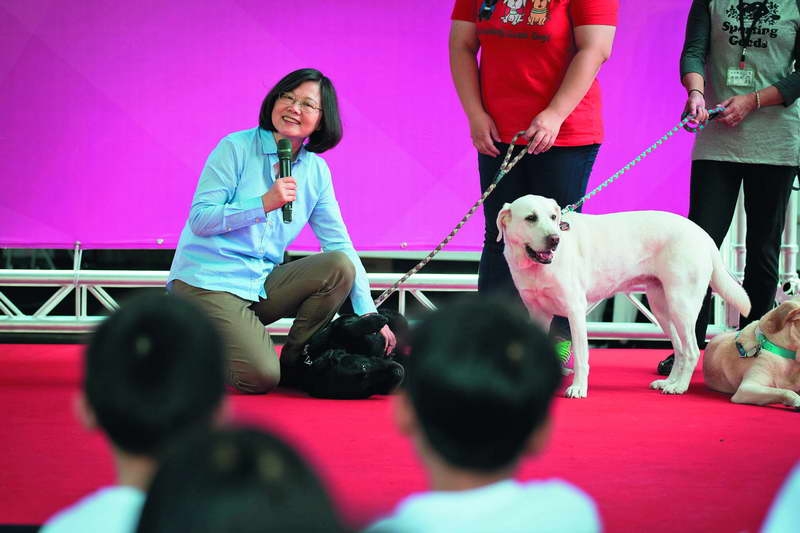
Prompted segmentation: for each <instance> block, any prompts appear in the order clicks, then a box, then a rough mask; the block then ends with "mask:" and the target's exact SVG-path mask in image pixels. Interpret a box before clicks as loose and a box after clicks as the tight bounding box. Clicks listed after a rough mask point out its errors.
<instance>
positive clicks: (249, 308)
mask: <svg viewBox="0 0 800 533" xmlns="http://www.w3.org/2000/svg"><path fill="white" fill-rule="evenodd" d="M354 279H355V268H354V267H353V263H352V262H351V261H350V259H349V258H348V257H347V255H345V254H344V253H342V252H329V253H320V254H315V255H312V256H308V257H304V258H302V259H298V260H296V261H292V262H289V263H286V264H283V265H279V266H277V267H276V268H275V269H274V270H273V271H272V273H271V274H270V275H269V276H268V277H267V280H266V282H265V283H264V288H265V290H266V291H267V298H266V299H265V300H261V301H259V302H251V301H249V300H244V299H242V298H239V297H238V296H235V295H233V294H231V293H228V292H222V291H207V290H205V289H200V288H197V287H193V286H191V285H188V284H187V283H184V282H183V281H180V280H175V281H174V282H173V284H172V292H173V293H175V294H177V295H179V296H183V297H185V298H188V299H190V300H192V301H194V302H195V303H196V304H198V305H199V306H200V307H201V308H202V309H204V310H205V311H206V313H207V314H208V315H209V316H210V317H211V319H212V320H213V322H214V323H215V325H216V326H217V328H218V329H219V332H220V333H221V334H222V337H223V340H224V341H225V353H226V357H227V360H228V382H229V384H230V385H231V386H233V387H235V388H236V389H238V390H239V391H241V392H245V393H250V394H261V393H265V392H269V391H270V390H272V389H273V388H275V387H276V386H277V385H278V382H279V381H280V380H281V373H283V374H284V376H285V378H286V377H290V376H287V374H291V373H292V372H293V371H294V370H295V369H296V368H297V365H299V364H302V361H301V360H300V357H301V355H302V352H303V347H304V346H305V344H306V342H308V339H309V338H310V337H311V335H313V334H314V332H316V331H317V330H318V329H319V328H321V327H322V326H324V325H325V324H327V323H328V322H329V321H330V320H331V319H332V318H333V316H334V315H335V314H336V312H337V311H338V310H339V307H340V306H341V304H342V302H344V300H345V299H346V298H347V296H348V295H349V294H350V290H351V289H352V287H353V280H354ZM289 317H293V318H294V323H293V324H292V327H291V329H290V330H289V335H288V338H287V340H286V344H285V345H284V346H283V349H282V350H281V357H280V362H279V360H278V356H277V353H276V352H275V346H274V345H273V343H272V339H271V338H270V336H269V334H268V333H267V331H266V329H265V328H264V326H265V325H267V324H271V323H272V322H275V321H276V320H278V319H280V318H289Z"/></svg>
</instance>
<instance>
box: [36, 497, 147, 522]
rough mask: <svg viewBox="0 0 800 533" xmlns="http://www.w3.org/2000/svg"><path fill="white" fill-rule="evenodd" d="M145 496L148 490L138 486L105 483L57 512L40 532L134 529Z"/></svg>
mask: <svg viewBox="0 0 800 533" xmlns="http://www.w3.org/2000/svg"><path fill="white" fill-rule="evenodd" d="M144 500H145V493H144V492H143V491H141V490H139V489H137V488H134V487H127V486H115V487H106V488H103V489H100V490H98V491H96V492H94V493H92V494H90V495H88V496H86V497H85V498H83V499H81V500H79V501H78V502H76V503H75V504H73V505H71V506H70V507H67V508H66V509H63V510H61V511H59V512H58V513H56V514H55V515H54V516H53V517H52V518H50V520H48V521H47V523H45V525H44V527H42V529H41V530H40V533H73V532H74V533H77V532H81V533H86V532H88V531H103V532H104V533H133V532H134V531H136V526H137V525H138V523H139V515H140V514H141V512H142V506H143V505H144Z"/></svg>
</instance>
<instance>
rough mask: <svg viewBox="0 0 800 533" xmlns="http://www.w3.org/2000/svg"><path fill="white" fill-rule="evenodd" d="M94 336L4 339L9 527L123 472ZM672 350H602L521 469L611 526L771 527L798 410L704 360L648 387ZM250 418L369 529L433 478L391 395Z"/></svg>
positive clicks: (790, 459)
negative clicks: (713, 371) (750, 393)
mask: <svg viewBox="0 0 800 533" xmlns="http://www.w3.org/2000/svg"><path fill="white" fill-rule="evenodd" d="M81 350H82V347H81V346H76V345H0V404H2V411H0V428H1V429H0V446H1V447H2V454H0V524H38V523H41V522H42V521H43V520H45V519H46V518H47V517H48V516H49V515H50V514H52V513H53V512H54V511H56V510H57V509H59V508H60V507H62V506H64V505H66V504H68V503H70V502H73V501H74V500H76V499H77V498H79V497H80V496H82V495H84V494H86V493H87V492H89V491H91V490H92V489H93V488H95V487H98V486H99V485H102V484H107V483H111V482H112V481H113V477H112V467H111V460H110V455H109V452H108V451H107V448H106V446H105V445H104V443H103V441H102V439H101V438H100V436H99V435H97V434H89V433H86V432H85V431H84V430H83V429H82V428H81V427H80V426H79V425H78V423H77V422H76V421H75V418H74V417H73V414H72V400H73V397H74V394H75V391H76V390H77V387H78V383H79V376H80V356H81ZM666 353H667V351H666V350H634V349H628V350H625V349H618V350H604V349H595V350H592V360H591V363H592V375H591V378H590V386H589V398H588V399H586V400H567V399H564V398H561V399H559V400H558V402H557V405H556V409H555V425H554V432H553V439H552V441H551V444H550V446H549V448H548V449H547V451H546V452H545V453H544V454H543V455H542V456H540V457H538V458H535V459H532V460H529V461H527V462H526V463H525V465H524V468H523V469H522V474H521V477H523V478H531V477H537V478H541V477H548V476H560V477H563V478H566V479H568V480H570V481H572V482H574V483H575V484H577V485H579V486H580V487H582V488H583V489H585V490H586V491H587V492H589V493H590V494H592V495H593V496H594V497H595V499H596V500H597V502H598V503H599V506H600V511H601V514H602V516H603V520H604V523H605V526H606V531H610V532H635V531H648V532H651V533H656V532H660V531H664V532H667V531H669V532H672V531H685V532H692V531H697V532H700V531H702V532H708V531H715V532H716V531H725V532H741V531H750V532H755V531H757V530H758V528H759V526H760V524H761V521H762V520H763V517H764V514H765V512H766V510H767V507H768V505H769V502H770V501H771V499H772V497H773V495H774V494H775V492H776V490H777V489H778V487H779V486H780V484H781V482H782V480H783V478H784V476H785V475H786V474H787V473H788V471H789V469H790V467H791V466H792V464H793V463H794V461H795V460H797V459H798V455H799V454H798V451H797V450H798V448H797V443H798V437H800V429H798V427H799V426H798V420H797V413H794V412H791V411H789V410H787V409H784V408H780V407H769V408H764V407H754V406H737V405H733V404H731V403H729V401H728V399H727V397H725V396H723V395H720V394H716V393H712V392H709V391H707V390H705V389H704V387H703V385H702V376H701V374H700V372H699V370H698V371H697V372H696V374H695V379H694V382H693V384H692V387H691V388H690V390H689V392H688V393H687V394H686V395H685V396H663V395H661V394H660V393H658V392H655V391H652V390H649V389H648V388H647V386H648V384H649V382H650V381H651V380H652V379H654V378H655V377H656V376H655V374H654V372H653V369H654V368H655V365H656V363H657V361H659V360H660V359H661V358H662V357H663V356H665V355H666ZM231 400H232V408H233V409H232V411H233V413H234V416H235V417H236V418H237V419H240V420H247V421H251V422H255V423H257V424H260V425H264V426H267V427H270V428H273V429H274V430H276V431H278V432H280V433H282V434H283V435H284V436H286V437H288V438H289V439H290V440H292V441H294V442H295V443H296V444H297V446H299V447H300V448H301V450H302V451H303V452H304V453H305V455H306V456H307V457H308V458H309V459H310V460H311V462H312V463H314V464H315V465H316V466H317V467H318V468H319V470H320V472H321V473H322V475H323V477H324V478H325V479H326V480H327V482H328V484H329V487H330V488H331V490H332V491H333V493H334V494H335V498H336V500H337V501H338V503H339V505H340V507H341V509H342V510H343V512H344V514H345V516H346V517H347V518H348V519H349V520H350V521H351V522H352V523H353V524H355V525H357V526H360V525H363V524H365V523H366V522H367V521H368V520H370V519H372V518H375V517H376V516H378V515H380V514H381V513H385V512H387V511H389V510H390V509H391V508H392V506H393V504H394V503H395V502H396V501H397V500H398V499H400V498H401V497H403V496H405V495H406V494H409V493H410V492H412V491H416V490H420V489H422V488H423V487H424V486H425V478H424V475H423V473H422V471H421V469H420V467H419V466H418V465H417V462H416V460H415V457H414V455H413V452H412V449H411V448H410V446H409V444H408V443H407V442H406V441H405V440H404V439H403V438H402V437H401V436H400V435H399V434H398V433H397V432H396V431H395V429H394V427H393V424H392V420H391V401H390V399H388V398H382V397H376V398H373V399H371V400H365V401H328V400H317V399H312V398H307V397H304V396H301V395H298V394H294V393H291V392H287V391H279V392H277V393H274V394H270V395H267V396H257V397H248V396H241V395H232V396H231Z"/></svg>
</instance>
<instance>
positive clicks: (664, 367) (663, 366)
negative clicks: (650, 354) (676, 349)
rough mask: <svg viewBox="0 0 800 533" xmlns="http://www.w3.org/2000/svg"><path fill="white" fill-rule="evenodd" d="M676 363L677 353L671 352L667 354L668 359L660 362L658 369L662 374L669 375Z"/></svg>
mask: <svg viewBox="0 0 800 533" xmlns="http://www.w3.org/2000/svg"><path fill="white" fill-rule="evenodd" d="M673 364H675V354H674V353H671V354H669V355H668V356H667V358H666V359H664V360H663V361H661V362H660V363H658V368H657V369H656V371H657V372H658V374H659V375H661V376H669V373H670V372H672V365H673Z"/></svg>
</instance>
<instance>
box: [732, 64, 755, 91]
mask: <svg viewBox="0 0 800 533" xmlns="http://www.w3.org/2000/svg"><path fill="white" fill-rule="evenodd" d="M755 86H756V72H755V70H753V69H751V68H733V67H731V68H729V69H728V87H755Z"/></svg>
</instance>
